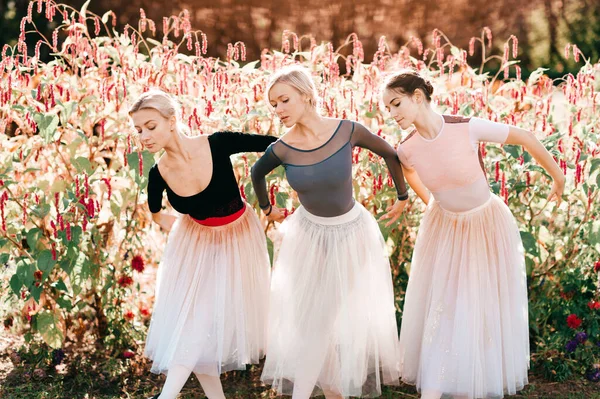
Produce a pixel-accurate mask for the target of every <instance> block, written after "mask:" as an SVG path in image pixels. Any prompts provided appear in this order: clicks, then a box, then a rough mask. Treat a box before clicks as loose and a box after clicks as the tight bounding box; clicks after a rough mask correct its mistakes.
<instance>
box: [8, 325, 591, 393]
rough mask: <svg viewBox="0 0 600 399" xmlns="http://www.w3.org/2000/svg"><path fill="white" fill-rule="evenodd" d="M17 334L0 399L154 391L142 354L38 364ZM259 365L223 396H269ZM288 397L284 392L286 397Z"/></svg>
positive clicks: (584, 385) (563, 386) (543, 389)
mask: <svg viewBox="0 0 600 399" xmlns="http://www.w3.org/2000/svg"><path fill="white" fill-rule="evenodd" d="M22 342H23V341H22V339H21V338H19V337H5V336H0V398H2V399H5V398H6V399H67V398H68V399H80V398H82V399H83V398H86V399H116V398H120V399H145V398H149V397H151V396H152V395H154V394H156V393H158V392H159V390H160V387H161V386H162V384H163V382H164V376H157V375H154V374H151V373H150V372H149V368H150V367H149V364H148V363H147V361H146V359H144V358H143V357H142V356H139V355H137V356H136V357H134V358H133V359H128V360H125V359H119V358H115V357H112V356H109V355H108V354H106V353H103V352H102V351H101V350H98V348H95V349H94V350H93V351H92V350H89V349H88V350H82V349H81V348H79V349H78V350H77V351H73V350H69V349H66V357H65V361H64V362H63V364H61V365H59V366H55V367H52V366H50V367H41V368H40V367H38V370H36V371H33V368H34V367H35V366H31V365H28V364H26V362H24V361H23V359H21V361H20V362H19V361H16V360H15V355H14V353H15V352H14V349H13V348H18V347H19V346H20V345H21V344H22ZM261 370H262V365H258V366H252V367H250V368H249V369H248V370H247V371H244V372H241V371H236V372H230V373H227V374H225V375H224V376H222V381H223V387H224V389H225V394H226V396H227V398H228V399H252V398H275V397H276V396H275V395H274V394H273V393H272V392H271V391H270V390H269V388H268V387H267V386H265V385H263V384H262V383H261V382H260V378H259V377H260V373H261ZM418 397H419V395H418V394H417V392H416V391H415V389H414V388H413V387H411V386H408V385H401V386H398V387H385V388H384V391H383V393H382V395H381V397H380V398H382V399H391V398H418ZM180 398H181V399H192V398H205V396H204V394H203V392H202V390H201V388H200V384H199V383H198V381H197V380H196V379H195V378H194V377H191V378H190V379H189V380H188V382H187V384H186V386H185V388H184V389H183V391H182V392H181V395H180ZM288 398H289V397H288ZM511 398H521V399H533V398H536V399H537V398H540V399H541V398H544V399H600V384H598V383H589V382H587V381H585V380H576V381H568V382H562V383H556V382H548V381H545V380H543V379H541V378H539V377H536V376H535V375H534V374H531V375H530V384H529V385H528V386H527V387H526V388H525V389H524V390H523V391H522V392H520V393H519V394H518V395H516V396H512V397H511Z"/></svg>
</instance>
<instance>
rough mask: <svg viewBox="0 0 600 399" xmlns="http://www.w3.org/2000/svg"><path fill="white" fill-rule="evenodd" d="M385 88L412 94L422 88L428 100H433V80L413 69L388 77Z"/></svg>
mask: <svg viewBox="0 0 600 399" xmlns="http://www.w3.org/2000/svg"><path fill="white" fill-rule="evenodd" d="M384 88H385V90H394V91H398V92H400V93H402V94H406V95H410V96H412V95H413V94H414V93H415V90H417V89H421V91H423V94H425V98H426V99H427V101H428V102H429V101H431V95H432V94H433V86H432V85H431V82H430V81H428V80H427V79H424V78H423V77H422V76H421V75H419V73H418V72H417V71H414V70H412V69H407V70H403V71H400V72H396V73H394V74H392V75H391V76H390V77H388V78H387V79H386V81H385V86H384Z"/></svg>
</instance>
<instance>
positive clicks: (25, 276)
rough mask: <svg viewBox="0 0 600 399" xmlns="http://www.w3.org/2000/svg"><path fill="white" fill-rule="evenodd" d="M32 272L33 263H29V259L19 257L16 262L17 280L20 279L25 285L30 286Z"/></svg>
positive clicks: (33, 269)
mask: <svg viewBox="0 0 600 399" xmlns="http://www.w3.org/2000/svg"><path fill="white" fill-rule="evenodd" d="M34 272H35V265H34V264H33V263H29V260H27V259H21V260H20V261H19V262H18V263H17V276H19V280H21V281H22V282H23V284H25V286H26V287H30V286H31V284H33V279H34V277H33V273H34Z"/></svg>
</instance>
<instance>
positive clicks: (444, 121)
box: [415, 114, 446, 143]
mask: <svg viewBox="0 0 600 399" xmlns="http://www.w3.org/2000/svg"><path fill="white" fill-rule="evenodd" d="M438 115H439V114H438ZM440 118H442V126H441V127H440V130H439V132H438V134H436V136H435V137H434V138H432V139H427V138H425V137H423V135H421V133H419V130H418V129H415V130H416V131H417V135H418V136H419V137H420V138H421V139H422V140H423V141H426V142H428V143H431V142H434V141H436V140H437V139H438V138H439V137H440V136H441V135H442V132H443V131H444V127H445V126H446V120H445V119H444V115H440Z"/></svg>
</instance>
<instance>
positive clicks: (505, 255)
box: [400, 195, 529, 398]
mask: <svg viewBox="0 0 600 399" xmlns="http://www.w3.org/2000/svg"><path fill="white" fill-rule="evenodd" d="M400 361H401V373H402V380H403V381H405V382H407V383H410V384H416V385H417V388H418V389H419V390H420V391H429V390H431V391H439V392H443V393H445V394H450V395H457V396H458V395H460V396H464V397H468V398H499V397H502V396H503V395H504V394H514V393H515V392H516V391H518V390H520V389H522V388H523V387H524V386H525V385H526V384H527V370H528V368H529V329H528V312H527V284H526V272H525V258H524V251H523V245H522V243H521V237H520V234H519V229H518V227H517V224H516V222H515V219H514V217H513V216H512V214H511V212H510V210H509V209H508V207H507V206H506V205H505V204H504V202H502V200H501V199H500V198H498V197H497V196H495V195H492V196H491V197H490V199H489V200H488V201H487V202H486V203H485V204H483V205H482V206H480V207H477V208H475V209H472V210H470V211H467V212H461V213H454V212H448V211H445V210H444V209H442V208H441V207H440V206H439V204H438V203H436V202H435V201H432V202H431V203H430V205H429V207H428V209H427V211H426V213H425V216H424V217H423V220H422V222H421V226H420V228H419V233H418V236H417V241H416V244H415V250H414V254H413V258H412V265H411V270H410V278H409V282H408V288H407V292H406V300H405V304H404V313H403V315H402V328H401V332H400Z"/></svg>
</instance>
